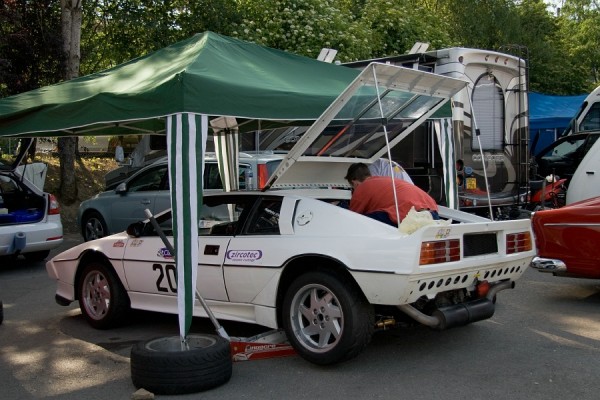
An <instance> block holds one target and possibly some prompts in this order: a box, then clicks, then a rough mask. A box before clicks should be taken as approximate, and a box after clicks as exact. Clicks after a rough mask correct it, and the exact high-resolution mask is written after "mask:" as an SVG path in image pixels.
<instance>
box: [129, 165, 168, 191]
mask: <svg viewBox="0 0 600 400" xmlns="http://www.w3.org/2000/svg"><path fill="white" fill-rule="evenodd" d="M167 170H168V167H167V166H166V165H164V166H160V167H157V168H153V169H150V170H148V171H146V172H145V173H143V174H140V175H138V176H136V177H135V178H133V179H132V180H131V181H129V184H128V190H129V192H147V191H152V190H161V189H163V186H164V183H165V181H166V180H167Z"/></svg>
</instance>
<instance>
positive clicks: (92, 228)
mask: <svg viewBox="0 0 600 400" xmlns="http://www.w3.org/2000/svg"><path fill="white" fill-rule="evenodd" d="M81 234H82V236H83V240H84V241H86V242H89V241H90V240H94V239H100V238H102V237H104V236H106V235H108V228H107V227H106V222H104V218H103V217H102V215H100V213H98V212H95V211H92V212H89V213H88V214H86V215H85V217H84V218H83V223H82V224H81Z"/></svg>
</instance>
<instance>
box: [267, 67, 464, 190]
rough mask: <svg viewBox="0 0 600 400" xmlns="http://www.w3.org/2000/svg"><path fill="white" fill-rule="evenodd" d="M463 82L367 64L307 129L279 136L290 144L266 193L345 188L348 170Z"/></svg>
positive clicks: (374, 155)
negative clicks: (285, 189)
mask: <svg viewBox="0 0 600 400" xmlns="http://www.w3.org/2000/svg"><path fill="white" fill-rule="evenodd" d="M467 85H468V82H467V81H464V80H461V79H456V78H449V77H445V76H442V75H436V74H432V73H428V72H424V71H419V70H414V69H408V68H403V67H399V66H394V65H388V64H381V63H371V64H369V65H368V66H367V67H366V68H365V69H364V70H363V71H362V73H361V74H360V75H359V76H358V77H357V78H356V79H355V80H354V81H353V82H352V83H351V84H350V85H349V86H348V87H347V88H346V89H345V90H344V91H343V92H342V94H340V96H339V97H338V98H337V99H336V100H335V101H334V102H333V103H332V104H331V105H330V106H329V107H328V108H327V109H326V110H325V112H324V113H323V114H322V115H321V116H320V117H319V119H318V120H316V122H314V123H313V125H312V126H310V127H309V128H308V129H306V128H297V129H294V130H287V131H284V132H283V133H282V139H281V140H282V141H286V142H288V143H289V142H295V144H294V146H293V147H292V148H291V149H290V151H289V152H288V154H287V157H286V158H285V159H284V160H283V161H282V162H281V164H280V165H279V168H278V169H277V170H276V171H275V172H274V173H273V175H272V176H271V177H270V179H269V181H268V183H267V185H266V187H265V189H269V188H301V187H349V185H348V182H346V181H345V179H344V176H345V175H346V171H347V169H348V167H349V166H350V164H352V163H355V162H365V163H367V164H370V163H372V162H373V161H375V160H376V159H378V158H380V157H382V156H384V155H385V154H387V148H388V147H389V148H391V147H393V146H394V145H396V144H397V143H398V142H400V141H401V140H403V139H404V138H405V137H406V136H407V135H408V134H409V133H410V132H412V131H413V130H414V129H415V128H416V127H418V126H419V125H420V124H421V123H423V122H424V121H425V120H426V119H427V118H428V117H430V116H431V115H432V114H433V113H434V112H435V111H436V110H437V109H439V108H440V107H441V106H442V105H444V103H446V102H447V101H448V100H449V99H450V98H451V97H452V96H454V95H455V94H456V93H458V92H459V91H461V90H463V89H464V88H465V87H466V86H467Z"/></svg>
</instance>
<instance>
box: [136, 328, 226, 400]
mask: <svg viewBox="0 0 600 400" xmlns="http://www.w3.org/2000/svg"><path fill="white" fill-rule="evenodd" d="M188 345H189V348H188V349H184V350H182V348H181V338H180V337H179V336H169V337H162V338H156V339H151V340H148V341H144V342H139V343H137V344H135V345H134V346H133V347H132V348H131V380H132V381H133V385H134V386H135V387H136V388H138V389H140V388H144V389H146V390H148V391H150V392H152V393H155V394H163V395H173V394H186V393H195V392H200V391H203V390H207V389H211V388H214V387H217V386H220V385H222V384H224V383H226V382H227V381H229V379H230V378H231V374H232V369H233V368H232V360H231V350H230V347H229V341H227V340H226V339H223V338H222V337H220V336H217V335H189V336H188Z"/></svg>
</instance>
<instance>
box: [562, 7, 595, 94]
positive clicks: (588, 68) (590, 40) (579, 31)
mask: <svg viewBox="0 0 600 400" xmlns="http://www.w3.org/2000/svg"><path fill="white" fill-rule="evenodd" d="M559 22H560V24H561V29H562V33H563V38H564V39H563V40H564V41H565V43H568V47H567V46H566V47H565V48H566V49H567V54H568V56H569V57H571V59H573V60H575V62H574V63H573V65H575V66H577V67H579V71H578V72H579V73H580V77H581V78H582V80H583V82H582V87H583V88H585V89H586V91H591V90H592V89H594V88H595V87H596V86H598V85H599V84H600V52H599V51H598V43H600V9H599V4H598V2H597V1H595V0H566V1H565V3H564V6H563V7H562V9H561V13H560V17H559Z"/></svg>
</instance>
